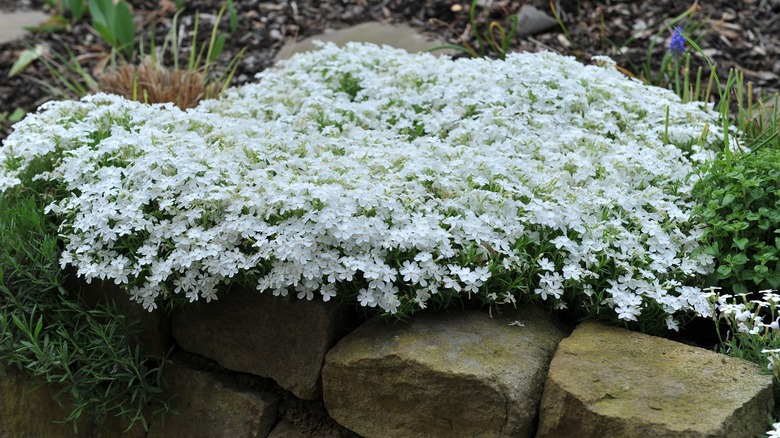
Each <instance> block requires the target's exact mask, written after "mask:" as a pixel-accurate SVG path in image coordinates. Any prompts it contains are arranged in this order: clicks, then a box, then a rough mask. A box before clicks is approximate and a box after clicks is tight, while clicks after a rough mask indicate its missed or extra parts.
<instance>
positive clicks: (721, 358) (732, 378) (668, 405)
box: [537, 322, 774, 438]
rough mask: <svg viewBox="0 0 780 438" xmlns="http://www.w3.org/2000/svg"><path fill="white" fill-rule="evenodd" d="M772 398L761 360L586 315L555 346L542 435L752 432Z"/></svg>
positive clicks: (602, 437) (763, 422)
mask: <svg viewBox="0 0 780 438" xmlns="http://www.w3.org/2000/svg"><path fill="white" fill-rule="evenodd" d="M773 405H774V401H773V394H772V376H770V375H767V374H762V372H761V369H760V367H759V366H758V365H756V364H753V363H751V362H747V361H745V360H742V359H737V358H733V357H729V356H726V355H723V354H719V353H715V352H713V351H709V350H705V349H702V348H697V347H692V346H688V345H685V344H681V343H679V342H674V341H670V340H667V339H663V338H658V337H653V336H648V335H644V334H641V333H636V332H631V331H627V330H624V329H620V328H615V327H610V326H606V325H603V324H599V323H595V322H586V323H583V324H581V325H580V326H579V327H578V328H577V329H576V330H575V331H574V332H573V333H572V335H571V336H570V337H568V338H566V339H564V340H563V341H562V342H561V343H560V345H559V346H558V350H557V351H556V353H555V357H554V358H553V361H552V364H551V365H550V372H549V375H548V378H547V383H546V385H545V390H544V397H543V399H542V405H541V418H540V425H539V433H538V434H537V438H558V437H566V436H576V437H581V438H589V437H593V438H596V437H598V438H607V437H645V436H647V437H650V436H652V437H686V438H694V437H702V438H703V437H723V438H726V437H728V438H739V437H751V438H752V437H754V436H755V435H756V434H760V433H762V432H764V431H765V430H766V428H767V427H768V423H767V418H768V417H767V416H768V415H769V414H770V413H771V412H772V407H773Z"/></svg>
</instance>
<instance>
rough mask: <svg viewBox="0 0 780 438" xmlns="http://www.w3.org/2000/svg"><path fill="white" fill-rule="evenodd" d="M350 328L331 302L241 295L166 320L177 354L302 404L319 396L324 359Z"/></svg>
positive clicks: (185, 310)
mask: <svg viewBox="0 0 780 438" xmlns="http://www.w3.org/2000/svg"><path fill="white" fill-rule="evenodd" d="M351 327H352V326H351V325H350V320H349V312H348V309H347V308H345V307H343V306H339V305H338V304H336V303H334V302H332V301H331V302H328V303H325V302H322V301H321V300H312V301H307V300H297V299H294V300H288V299H285V298H282V297H275V296H273V295H272V294H270V293H268V294H263V293H260V292H257V291H243V290H238V291H230V292H229V293H225V294H222V295H220V298H219V300H217V301H212V302H210V303H208V304H205V303H196V304H195V305H190V306H182V307H181V308H179V309H178V310H177V311H175V312H174V314H173V317H172V321H171V328H172V332H173V336H174V338H175V339H176V341H177V342H178V344H179V346H180V347H181V348H182V349H184V350H186V351H189V352H192V353H197V354H200V355H203V356H206V357H208V358H211V359H213V360H215V361H217V362H219V364H220V365H222V366H223V367H225V368H227V369H230V370H234V371H240V372H245V373H251V374H255V375H258V376H262V377H269V378H271V379H274V380H275V381H276V382H277V383H278V384H279V385H280V386H281V387H282V388H284V389H286V390H288V391H290V392H292V393H293V394H295V395H296V396H297V397H299V398H302V399H306V400H313V399H315V398H318V397H319V396H320V394H321V384H320V382H321V379H320V371H321V369H322V364H323V361H324V360H325V354H326V353H327V352H328V350H329V349H330V347H331V346H333V345H334V344H335V343H336V342H337V341H338V340H339V339H340V338H341V337H342V336H343V335H345V334H346V333H347V332H348V331H349V329H350V328H351Z"/></svg>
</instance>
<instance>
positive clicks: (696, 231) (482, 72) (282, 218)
mask: <svg viewBox="0 0 780 438" xmlns="http://www.w3.org/2000/svg"><path fill="white" fill-rule="evenodd" d="M602 61H603V60H602ZM601 64H602V65H604V66H602V67H599V66H583V65H582V64H580V63H578V62H577V61H575V60H574V59H573V58H568V57H562V56H558V55H555V54H551V53H541V54H512V55H509V56H508V57H507V59H506V61H491V60H484V59H468V60H457V61H452V60H450V59H446V58H435V57H433V56H431V55H429V54H419V55H409V54H407V53H406V52H403V51H400V50H395V49H390V48H387V47H385V48H378V47H376V46H371V45H359V44H354V45H348V46H347V47H346V48H344V49H338V48H336V47H335V46H326V47H324V48H323V49H322V50H320V51H317V52H314V53H309V54H304V55H299V56H297V57H295V58H293V59H292V60H290V61H288V62H286V63H284V64H283V65H282V66H281V67H280V68H278V69H274V70H268V71H265V72H263V73H261V74H259V75H258V82H257V83H254V84H251V85H246V86H242V87H239V88H235V89H232V90H229V91H228V92H227V94H226V96H224V97H223V98H222V99H220V100H211V101H205V102H203V103H202V104H201V105H200V106H199V107H197V108H195V109H191V110H188V111H186V112H183V111H180V110H178V109H177V108H175V107H173V106H171V105H162V106H160V105H154V106H149V105H143V104H139V103H134V102H130V101H126V100H124V99H121V98H119V97H114V96H108V95H96V96H92V97H88V98H85V99H83V100H82V101H81V102H75V103H74V102H58V103H50V104H47V105H46V106H44V107H43V109H42V110H41V111H40V112H39V113H38V114H35V115H33V116H29V117H27V118H26V119H25V120H24V121H22V122H21V123H19V124H18V125H17V128H16V131H15V132H14V133H13V134H12V135H11V136H9V138H8V139H7V141H6V142H5V144H4V147H3V148H2V150H0V163H2V167H3V169H2V171H1V172H0V190H5V189H7V188H8V187H10V186H13V185H15V184H18V183H19V175H20V174H21V172H23V171H25V169H26V168H27V166H28V165H29V164H30V162H31V160H32V159H33V158H34V157H40V156H45V155H47V154H48V155H49V156H50V157H52V159H53V160H54V162H55V167H54V170H53V172H51V173H47V174H43V175H40V176H39V177H41V178H47V179H50V180H53V181H56V182H57V183H59V184H61V185H63V186H64V187H65V188H66V189H67V191H68V192H69V193H70V196H69V197H67V198H65V199H63V200H62V201H61V202H59V203H57V204H54V205H51V206H50V207H49V208H50V210H51V211H53V212H54V213H56V214H58V215H61V217H62V218H63V223H62V227H61V232H62V235H63V238H64V240H65V250H64V252H63V253H62V264H63V265H73V266H75V267H76V268H77V270H78V275H80V276H83V277H85V278H86V279H87V280H90V279H93V278H100V279H113V280H114V281H115V282H116V283H118V284H128V283H129V285H130V287H129V292H130V294H131V295H132V296H133V297H134V298H135V299H136V300H137V301H138V302H140V303H142V304H143V305H144V306H145V307H147V308H149V309H153V308H154V307H155V301H156V299H157V297H158V296H160V295H161V294H163V295H165V294H167V293H178V294H184V295H186V296H187V297H188V298H189V299H190V300H196V299H199V298H204V299H206V300H207V301H208V300H211V299H215V298H216V291H217V287H218V285H219V284H221V283H223V282H225V281H229V280H230V279H231V278H234V277H236V276H240V275H254V276H256V277H255V278H258V279H259V280H258V283H257V289H259V290H261V291H265V290H270V291H273V293H274V294H278V295H287V294H288V293H290V292H291V291H294V293H296V294H297V296H298V297H300V298H308V299H312V298H313V296H314V295H315V294H320V295H321V296H322V298H323V299H324V300H328V299H330V298H332V297H333V296H334V295H335V294H336V291H337V285H338V284H339V283H341V282H351V281H358V282H359V283H358V284H361V285H363V287H362V289H361V290H360V292H359V295H358V300H359V302H360V304H361V305H363V306H372V307H374V306H379V307H380V308H381V309H383V310H385V311H388V312H391V313H392V312H396V311H397V309H398V307H399V306H400V305H401V304H402V300H404V301H406V300H409V301H412V302H414V303H416V305H417V306H419V307H425V305H426V302H428V301H429V300H430V299H431V297H432V296H434V295H436V294H464V295H472V294H475V293H480V292H482V293H486V292H485V291H486V290H487V286H488V283H489V281H490V279H491V277H492V276H493V275H494V274H495V273H496V272H502V273H507V272H510V273H512V275H516V276H528V275H530V274H529V272H541V274H539V275H538V276H536V278H534V279H531V280H532V282H533V284H538V288H537V289H536V291H535V292H536V294H538V295H540V296H541V297H542V298H545V299H547V298H556V299H558V298H560V297H562V296H563V293H564V291H565V290H582V291H584V293H586V294H592V293H594V292H593V288H594V285H596V284H597V283H598V282H602V283H604V282H605V281H608V284H609V285H610V286H609V288H608V290H607V295H608V297H607V298H606V299H605V300H604V302H603V303H600V304H602V305H608V306H610V307H612V308H614V310H615V311H616V312H617V314H618V315H619V317H620V318H622V319H625V320H635V319H636V317H637V316H638V315H640V313H641V311H642V309H643V306H644V305H645V304H646V303H647V301H648V300H653V301H655V302H656V303H657V304H659V305H660V306H662V308H663V309H665V310H666V311H667V312H668V313H669V315H670V316H671V315H673V314H675V313H676V312H685V311H689V310H694V311H697V312H699V313H701V314H705V315H707V314H709V312H710V308H709V305H708V301H707V295H706V294H704V293H702V291H701V290H699V289H697V288H693V287H689V286H685V285H684V283H685V281H686V280H687V279H690V278H692V276H694V275H697V274H701V273H706V272H708V271H709V270H710V269H711V264H712V261H711V259H710V258H708V256H706V255H704V254H703V253H700V252H698V251H695V249H696V248H697V244H696V241H697V238H698V237H699V236H700V234H701V230H700V227H698V226H696V225H695V224H693V223H691V220H690V216H691V209H692V206H693V204H692V201H691V199H690V189H691V185H692V183H693V181H691V180H690V179H689V178H690V175H691V174H692V170H693V164H694V161H695V160H700V159H705V158H707V152H706V151H707V150H708V147H709V144H710V143H711V142H714V141H717V139H718V138H719V133H718V128H717V126H718V124H717V114H715V113H714V112H712V111H711V110H710V109H703V108H701V104H683V103H681V102H680V101H679V99H678V98H677V97H676V96H674V94H673V93H671V92H669V91H666V90H662V89H660V88H655V87H648V86H645V85H643V84H641V83H640V82H638V81H636V80H631V79H628V78H626V77H625V76H623V75H622V74H620V73H619V72H617V71H616V70H615V69H614V68H612V67H611V66H610V64H609V63H608V62H601ZM667 120H668V122H669V126H668V127H667V126H666V125H665V123H666V121H667ZM664 139H668V142H664ZM676 145H678V146H679V145H683V146H684V147H685V149H686V151H687V152H685V153H684V152H683V150H682V149H681V148H680V147H678V146H676ZM521 238H523V239H530V242H531V244H533V245H537V246H541V245H545V244H547V245H549V246H550V247H551V248H553V252H554V254H553V253H552V252H548V253H546V254H545V256H546V257H549V259H548V258H543V259H540V260H528V259H527V256H526V255H525V253H524V252H523V251H522V248H518V247H516V243H517V242H518V240H519V239H521ZM548 239H549V241H548ZM466 251H470V252H471V253H473V255H474V256H473V257H472V258H471V259H470V261H469V262H468V263H463V262H461V260H463V258H462V255H463V254H464V252H466ZM550 260H553V261H550ZM605 266H607V267H609V269H611V272H613V274H614V275H612V276H611V277H609V278H606V277H605V275H606V274H605V271H604V269H605V268H604V267H605ZM167 288H170V290H168V289H167ZM492 290H493V292H491V293H489V294H487V293H486V296H488V297H489V298H490V299H492V300H495V301H501V302H513V301H514V299H515V297H514V296H512V295H511V293H510V292H508V291H507V292H506V293H496V292H495V290H494V289H492ZM668 321H669V322H668V323H669V325H670V327H671V326H673V325H674V319H673V318H671V317H670V319H669V320H668Z"/></svg>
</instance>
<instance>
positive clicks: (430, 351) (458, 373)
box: [322, 307, 567, 438]
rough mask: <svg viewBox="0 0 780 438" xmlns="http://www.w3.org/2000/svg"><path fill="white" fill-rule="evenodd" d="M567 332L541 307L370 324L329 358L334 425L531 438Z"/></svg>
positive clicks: (377, 431) (368, 432) (395, 433)
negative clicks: (555, 356)
mask: <svg viewBox="0 0 780 438" xmlns="http://www.w3.org/2000/svg"><path fill="white" fill-rule="evenodd" d="M566 334H567V331H566V330H565V329H563V328H562V327H561V326H560V325H558V324H557V323H556V322H555V321H554V320H553V319H552V318H551V317H550V316H549V315H548V314H547V312H545V311H543V310H540V309H538V308H535V307H527V308H523V309H520V310H517V311H511V312H509V311H506V312H504V313H502V315H501V316H500V317H494V318H491V317H490V316H488V313H487V312H484V311H463V312H451V313H449V314H435V315H431V314H419V315H415V316H414V318H413V319H412V321H411V322H409V323H397V324H394V325H390V324H389V323H388V322H387V321H386V320H382V319H373V320H369V321H368V322H366V323H365V324H363V325H362V326H361V327H359V328H358V329H357V330H355V331H354V332H352V333H351V334H349V335H348V336H346V337H345V338H344V339H342V340H341V342H339V343H338V344H337V345H336V346H335V347H334V348H333V349H332V350H331V351H330V352H329V353H328V355H327V357H326V359H325V367H324V369H323V376H322V379H323V397H324V401H325V408H326V409H327V410H328V412H329V413H330V415H331V417H333V419H335V420H336V421H337V422H338V423H340V424H341V425H343V426H344V427H346V428H348V429H351V430H353V431H354V432H356V433H358V434H360V435H362V436H365V437H367V438H372V437H382V438H391V437H451V436H469V437H530V436H532V435H533V432H534V429H535V418H536V416H537V409H538V406H539V402H540V399H541V395H542V389H543V384H544V379H545V376H546V373H547V367H548V365H549V361H550V358H551V357H552V354H553V351H555V347H556V345H557V344H558V342H559V341H560V340H561V339H562V338H563V337H564V336H566Z"/></svg>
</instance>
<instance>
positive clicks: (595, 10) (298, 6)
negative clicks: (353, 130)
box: [0, 0, 780, 139]
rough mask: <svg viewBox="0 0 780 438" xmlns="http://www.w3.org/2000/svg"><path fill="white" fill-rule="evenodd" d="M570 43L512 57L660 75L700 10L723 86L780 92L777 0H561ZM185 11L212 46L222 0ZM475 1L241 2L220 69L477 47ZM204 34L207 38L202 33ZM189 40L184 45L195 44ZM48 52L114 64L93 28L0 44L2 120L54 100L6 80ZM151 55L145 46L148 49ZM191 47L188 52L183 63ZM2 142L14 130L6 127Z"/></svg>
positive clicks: (3, 0)
mask: <svg viewBox="0 0 780 438" xmlns="http://www.w3.org/2000/svg"><path fill="white" fill-rule="evenodd" d="M554 1H555V2H556V5H557V6H556V9H557V11H558V13H559V15H560V17H561V20H562V22H563V23H564V25H565V27H566V30H567V32H568V36H567V35H566V33H565V32H563V30H562V29H561V28H560V27H556V28H554V29H552V30H551V31H549V32H545V33H541V34H536V35H529V36H523V37H516V38H514V39H513V41H512V44H511V47H510V50H512V51H540V50H551V51H555V52H559V53H563V54H569V55H573V56H576V57H577V58H579V59H581V60H583V62H589V60H590V57H591V56H594V55H608V56H611V57H612V58H613V59H615V61H617V63H618V65H619V66H621V67H623V68H625V69H626V70H628V71H631V72H632V73H633V74H635V75H637V76H640V77H642V76H643V73H642V72H643V71H644V70H645V69H644V65H645V64H647V63H648V60H649V63H650V64H651V65H653V66H654V67H655V68H654V69H652V70H651V71H657V70H658V67H657V66H658V65H659V64H660V62H661V60H662V58H663V56H664V54H665V53H666V51H667V48H668V45H669V40H670V37H671V30H670V23H672V24H673V22H672V20H674V18H675V17H678V16H679V15H680V14H683V13H684V12H685V11H686V10H689V9H690V10H692V11H694V12H693V13H692V14H691V15H690V16H689V17H688V18H686V19H685V20H683V21H681V22H679V23H677V25H681V26H682V27H683V28H685V29H686V30H688V29H690V30H691V32H690V34H691V36H692V37H693V38H694V39H696V40H697V41H698V44H699V46H700V47H701V49H702V50H703V52H704V53H705V54H706V55H707V56H709V57H710V59H711V60H712V61H713V63H714V64H715V65H716V66H717V67H716V68H717V71H718V74H719V76H720V77H721V78H726V77H727V76H728V70H729V69H730V68H735V67H736V68H739V69H741V71H742V72H744V76H745V81H746V82H747V81H750V82H752V83H753V90H754V92H755V93H756V95H757V96H764V97H766V98H769V97H770V96H771V94H772V93H775V92H777V91H778V90H780V76H779V74H780V15H779V13H780V0H742V1H737V2H735V1H727V0H714V1H707V2H702V3H701V4H699V3H698V1H697V2H694V3H686V2H677V1H673V0H662V1H653V2H633V1H600V2H594V1H583V0H554ZM129 3H130V4H131V5H132V8H133V11H134V17H135V20H136V28H137V29H140V30H141V33H142V34H144V35H146V38H147V40H148V36H149V35H150V34H152V30H153V31H154V35H156V36H157V37H156V39H157V40H158V42H160V41H161V40H162V39H163V37H164V36H165V35H166V34H167V33H168V32H169V30H170V29H171V25H172V23H173V18H174V15H175V9H176V7H175V2H174V0H130V1H129ZM183 3H184V6H185V10H184V12H183V13H181V15H180V16H179V17H178V23H180V24H184V28H185V31H191V30H192V23H193V18H194V15H195V12H196V11H198V12H199V13H200V15H201V22H202V24H201V31H200V32H199V38H200V39H201V40H202V41H203V40H205V39H206V38H208V36H209V35H208V34H209V31H210V27H211V23H212V22H213V19H214V17H215V16H216V14H217V13H218V11H219V8H220V7H221V5H222V4H223V0H184V1H183ZM478 3H479V4H480V5H485V6H484V7H480V6H478V8H477V14H476V16H477V21H478V28H480V29H484V28H486V26H487V22H489V21H494V20H495V21H498V22H503V23H505V24H506V20H505V19H506V17H507V16H508V15H509V14H513V13H516V12H517V11H519V10H520V8H521V7H522V6H523V5H524V4H531V5H533V6H535V7H537V8H538V9H539V10H541V11H544V12H547V13H548V14H550V15H551V8H550V2H549V1H548V0H526V1H520V0H480V1H479V2H478ZM469 6H470V2H469V1H468V0H461V1H460V2H458V1H455V0H423V1H418V0H381V1H379V0H376V1H368V0H327V1H321V0H289V1H284V2H279V1H262V0H236V1H235V7H236V17H237V20H236V24H237V26H236V29H235V31H234V32H232V33H229V31H230V29H229V20H227V19H223V20H222V22H221V26H220V29H221V30H223V31H224V32H226V33H227V34H228V38H227V40H226V43H225V48H224V52H223V54H222V56H221V57H220V61H221V62H220V63H221V64H222V65H225V64H227V62H228V61H229V59H230V57H231V56H233V55H234V54H236V53H237V52H238V51H239V50H240V49H241V48H244V47H245V48H246V53H245V54H244V56H243V57H242V59H241V62H240V65H239V67H238V71H237V72H236V75H235V76H234V78H233V82H234V83H235V84H240V83H243V82H247V81H251V80H252V79H253V77H254V74H255V73H257V72H259V71H261V70H263V69H265V68H268V67H269V66H270V65H271V64H272V59H273V57H274V55H275V54H276V53H277V52H278V51H279V49H280V48H281V47H282V46H283V44H284V43H285V42H286V41H288V40H291V39H292V40H294V39H296V38H297V39H301V38H304V37H307V36H312V35H316V34H319V33H322V32H324V31H326V30H329V29H339V28H343V27H346V26H350V25H354V24H358V23H362V22H365V21H371V20H375V21H383V22H391V23H407V24H410V25H411V26H413V27H416V28H418V29H420V30H421V31H424V32H427V33H430V34H437V35H441V36H444V37H446V38H447V39H448V40H449V41H451V42H452V43H456V44H457V43H458V42H459V40H460V38H461V37H463V38H465V39H466V40H468V41H470V42H471V43H472V44H474V43H475V41H474V38H473V34H472V33H471V32H470V31H469V30H468V27H469V23H468V22H469ZM28 9H38V10H50V8H48V7H47V6H46V5H45V2H44V0H0V10H7V11H13V10H28ZM203 29H205V31H204V30H203ZM189 38H190V37H189V35H186V37H185V38H184V41H189ZM36 44H43V45H44V46H45V47H46V48H48V49H49V50H51V51H56V52H59V53H65V48H66V47H67V48H69V49H70V50H72V51H73V54H74V56H76V57H77V58H78V59H80V60H81V61H82V63H84V65H87V66H90V67H94V66H95V65H100V64H99V61H100V60H104V59H106V58H107V56H108V54H109V49H108V48H107V47H106V46H105V44H103V43H102V40H101V39H100V38H98V37H96V36H95V34H94V32H93V30H92V29H91V27H90V26H89V25H88V20H81V21H80V22H77V23H75V24H72V25H70V26H68V28H67V29H66V30H64V31H59V32H50V33H35V34H28V35H27V36H26V37H25V38H23V39H19V40H16V41H13V42H10V43H6V44H0V77H2V78H3V79H2V81H1V82H0V113H2V111H8V112H11V111H13V110H14V109H16V108H21V109H23V110H25V111H33V110H34V109H35V108H36V107H37V106H38V105H40V104H41V103H43V102H45V101H46V100H49V99H51V98H52V95H51V94H50V93H48V92H47V91H46V89H45V88H44V87H42V86H41V85H40V84H39V83H40V81H49V82H51V77H50V75H49V74H48V72H47V71H46V69H45V68H43V67H42V66H41V65H40V64H33V65H32V66H30V68H28V69H27V70H25V72H24V74H21V75H17V76H14V77H11V78H8V77H7V75H8V72H9V71H10V68H11V66H12V65H13V63H14V61H15V60H16V59H17V58H18V56H19V54H20V53H21V51H22V50H24V49H27V48H31V47H33V46H35V45H36ZM147 47H148V46H147ZM187 49H188V48H187V47H183V52H185V53H184V55H183V56H186V51H187ZM691 52H693V56H692V58H693V60H692V67H691V68H692V69H693V70H692V71H695V69H696V68H697V67H698V66H703V67H704V74H703V76H704V78H705V81H706V78H707V77H708V74H709V68H708V67H707V66H706V64H705V63H704V62H703V57H702V56H701V55H700V54H698V53H696V52H695V51H693V50H691ZM0 128H2V129H0V139H2V138H4V137H5V136H6V135H7V133H8V130H9V123H8V122H5V123H4V125H3V126H2V127H0Z"/></svg>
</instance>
